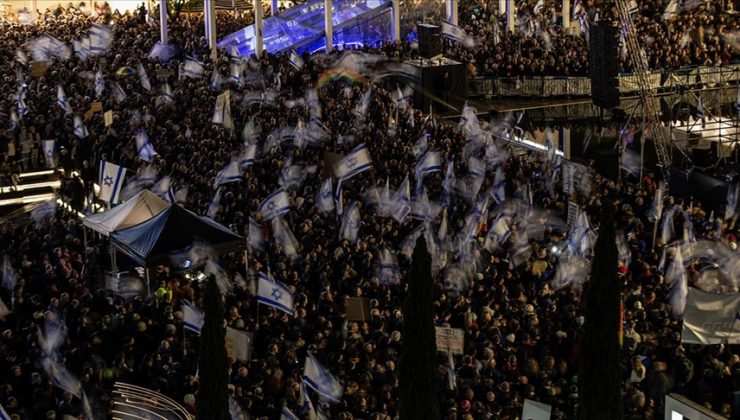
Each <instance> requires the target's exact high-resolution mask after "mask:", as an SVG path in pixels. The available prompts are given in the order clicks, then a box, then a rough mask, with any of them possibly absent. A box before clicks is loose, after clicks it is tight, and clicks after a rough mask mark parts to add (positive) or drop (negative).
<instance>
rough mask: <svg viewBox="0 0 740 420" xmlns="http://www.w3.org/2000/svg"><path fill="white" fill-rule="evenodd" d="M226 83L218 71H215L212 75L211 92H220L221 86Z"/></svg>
mask: <svg viewBox="0 0 740 420" xmlns="http://www.w3.org/2000/svg"><path fill="white" fill-rule="evenodd" d="M223 83H224V78H223V76H221V73H219V72H218V70H214V71H213V73H212V74H211V90H213V91H214V92H218V91H220V90H221V85H223Z"/></svg>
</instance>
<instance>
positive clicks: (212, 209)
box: [206, 188, 221, 220]
mask: <svg viewBox="0 0 740 420" xmlns="http://www.w3.org/2000/svg"><path fill="white" fill-rule="evenodd" d="M220 203H221V188H216V194H214V195H213V198H212V199H211V203H210V204H209V205H208V210H206V216H207V217H208V218H209V219H211V220H216V215H218V206H219V204H220Z"/></svg>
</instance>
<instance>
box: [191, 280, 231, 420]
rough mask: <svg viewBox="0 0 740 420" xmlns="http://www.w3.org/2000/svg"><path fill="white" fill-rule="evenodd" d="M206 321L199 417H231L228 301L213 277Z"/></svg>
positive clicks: (205, 303) (200, 354) (225, 419)
mask: <svg viewBox="0 0 740 420" xmlns="http://www.w3.org/2000/svg"><path fill="white" fill-rule="evenodd" d="M203 312H204V320H203V321H204V322H203V328H201V331H200V351H199V352H198V371H199V377H200V378H199V380H198V400H197V418H199V419H214V420H230V419H231V416H230V415H229V389H228V379H229V359H228V356H227V355H226V328H225V327H224V302H223V300H222V297H221V292H220V291H219V290H218V285H216V279H215V278H214V277H213V276H211V277H210V278H209V279H208V283H207V284H206V291H205V295H204V296H203Z"/></svg>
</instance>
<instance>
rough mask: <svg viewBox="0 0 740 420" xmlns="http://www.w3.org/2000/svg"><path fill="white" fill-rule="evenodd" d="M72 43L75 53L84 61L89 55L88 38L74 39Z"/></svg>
mask: <svg viewBox="0 0 740 420" xmlns="http://www.w3.org/2000/svg"><path fill="white" fill-rule="evenodd" d="M72 45H73V46H74V49H75V55H77V57H79V58H80V60H82V61H86V60H87V59H88V57H90V52H91V51H90V38H82V39H80V40H77V39H75V40H74V41H72Z"/></svg>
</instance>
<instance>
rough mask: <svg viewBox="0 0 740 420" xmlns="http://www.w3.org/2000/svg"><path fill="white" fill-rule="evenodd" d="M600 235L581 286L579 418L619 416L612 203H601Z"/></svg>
mask: <svg viewBox="0 0 740 420" xmlns="http://www.w3.org/2000/svg"><path fill="white" fill-rule="evenodd" d="M602 206H603V210H602V214H601V224H600V228H599V238H598V239H597V240H596V246H595V247H594V258H593V263H592V266H591V277H590V281H589V282H587V283H586V284H585V286H584V293H583V310H584V317H585V324H584V326H583V327H584V331H583V337H582V339H581V362H580V374H579V385H580V390H579V393H578V395H579V397H580V404H579V407H580V408H579V418H580V419H582V420H590V419H604V420H612V419H621V418H622V375H621V369H620V365H619V352H620V349H619V328H620V325H619V322H620V316H619V305H620V301H621V295H622V290H621V289H622V285H621V283H620V280H619V278H618V276H617V265H618V258H619V257H618V250H617V242H616V227H615V226H614V217H613V216H612V208H611V204H603V205H602Z"/></svg>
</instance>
